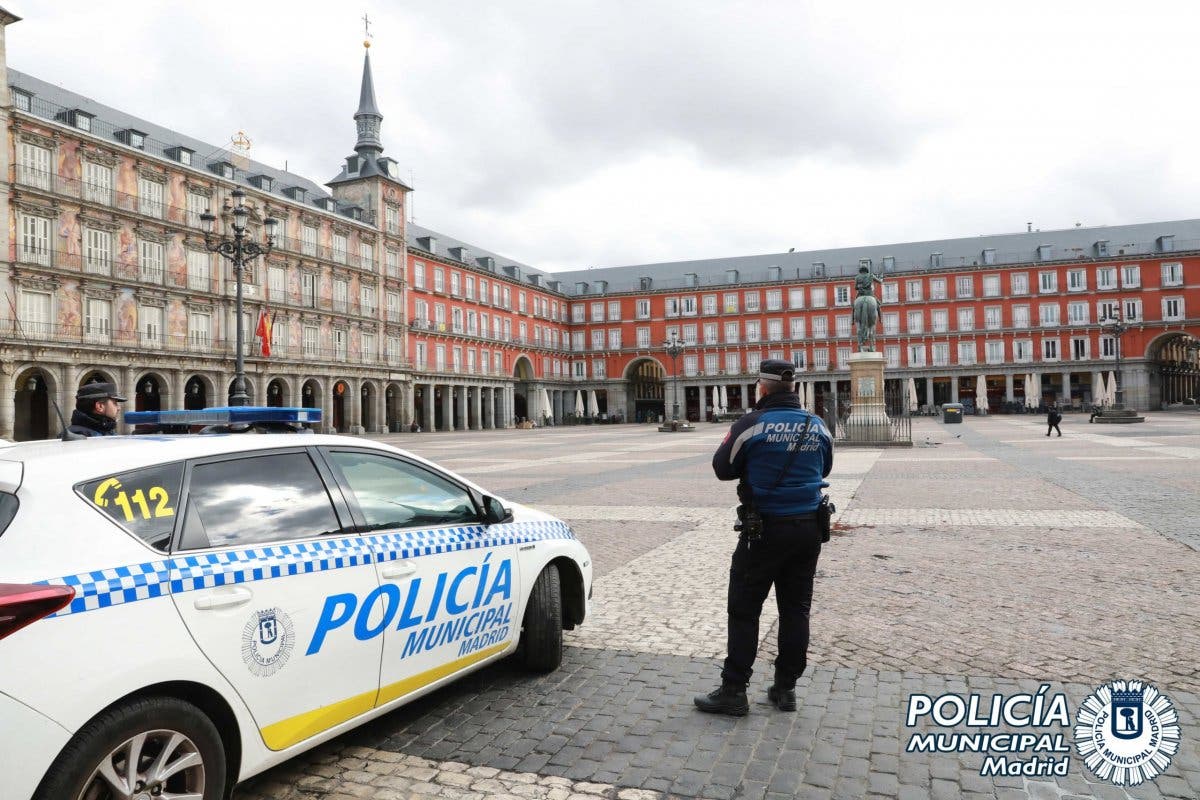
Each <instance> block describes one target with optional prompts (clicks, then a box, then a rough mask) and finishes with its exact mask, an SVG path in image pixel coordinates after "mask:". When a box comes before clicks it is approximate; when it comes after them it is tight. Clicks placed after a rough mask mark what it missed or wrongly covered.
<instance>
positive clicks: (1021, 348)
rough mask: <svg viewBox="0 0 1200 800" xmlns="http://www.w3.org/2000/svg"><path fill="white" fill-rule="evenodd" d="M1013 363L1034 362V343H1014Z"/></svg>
mask: <svg viewBox="0 0 1200 800" xmlns="http://www.w3.org/2000/svg"><path fill="white" fill-rule="evenodd" d="M1013 361H1016V362H1017V363H1018V364H1028V363H1029V362H1031V361H1033V342H1032V341H1030V340H1029V339H1017V340H1015V341H1013Z"/></svg>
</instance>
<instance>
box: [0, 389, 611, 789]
mask: <svg viewBox="0 0 1200 800" xmlns="http://www.w3.org/2000/svg"><path fill="white" fill-rule="evenodd" d="M189 413H191V412H163V413H162V414H161V415H159V417H160V418H161V421H163V422H172V423H194V422H197V421H202V422H213V421H218V420H225V421H229V420H235V421H236V419H238V418H239V417H237V415H238V414H246V415H250V416H248V417H246V419H251V418H253V415H254V414H256V413H258V414H259V415H260V417H263V416H265V417H266V418H269V419H273V420H275V421H276V422H278V421H280V420H293V421H294V420H301V421H303V420H308V421H317V420H319V416H317V415H319V413H320V412H319V411H317V410H315V409H283V410H281V409H262V410H257V411H256V410H254V409H236V410H229V409H226V410H211V412H204V413H205V414H207V416H201V417H196V416H195V415H194V413H192V415H191V416H188V415H189ZM135 417H136V415H133V414H130V415H127V420H128V419H130V418H135ZM141 421H147V420H146V419H145V418H143V419H142V420H141ZM591 581H592V578H591V562H590V559H589V556H588V553H587V551H586V549H585V548H584V547H583V545H582V544H580V542H579V541H578V540H577V539H576V538H575V537H574V534H573V533H572V532H571V529H570V528H569V527H568V526H567V525H566V524H565V523H563V522H561V521H559V520H557V519H555V518H553V517H550V516H548V515H546V514H542V513H539V512H537V511H534V510H533V509H530V508H526V507H523V506H519V505H517V504H515V503H504V504H502V503H501V501H500V500H498V499H497V498H495V497H491V496H488V495H487V494H486V493H485V492H484V491H483V490H482V489H480V488H479V487H478V486H476V485H475V484H473V483H471V482H470V481H468V480H466V479H464V478H461V477H459V476H457V475H454V474H453V473H450V472H447V471H445V470H442V469H439V468H438V467H436V466H434V465H433V464H431V463H430V462H428V461H425V460H424V459H421V458H418V457H416V456H413V455H410V454H408V453H405V452H404V451H401V450H397V449H396V448H393V447H389V446H387V445H384V444H381V443H377V442H372V441H367V440H361V439H353V438H348V437H339V436H322V435H296V434H282V433H281V434H267V435H243V434H229V435H206V436H169V435H144V436H122V437H103V438H92V439H87V440H85V441H66V442H63V441H48V442H27V443H22V444H14V445H9V446H5V447H0V798H3V800H23V798H28V797H31V796H32V797H34V798H37V800H109V799H110V798H111V799H112V800H117V799H118V798H119V799H120V800H151V799H152V798H191V799H192V800H217V799H218V798H223V797H225V796H227V795H228V793H229V792H230V791H231V789H232V787H233V785H234V784H235V783H236V782H238V781H240V780H244V779H246V778H248V777H250V776H251V775H254V774H255V773H258V772H261V771H262V770H265V769H267V768H268V767H271V766H273V765H275V764H277V763H279V762H281V761H284V760H286V759H288V758H290V757H292V756H294V755H295V754H297V753H299V752H301V751H303V750H305V749H307V748H310V747H312V746H314V745H316V744H318V743H320V742H322V741H324V740H326V739H329V738H331V737H333V736H336V735H337V734H339V733H341V732H343V731H346V730H348V729H349V728H352V727H354V726H355V725H358V724H360V723H362V722H364V721H365V720H368V719H371V718H373V717H377V716H379V715H381V714H384V713H386V712H387V711H389V710H391V709H394V708H396V707H397V706H399V705H402V704H404V703H405V702H407V701H410V700H412V699H414V698H416V697H418V696H420V695H422V694H424V693H427V692H429V691H431V690H433V689H435V688H437V687H438V686H440V685H442V684H444V683H446V682H448V681H450V680H453V679H454V678H455V677H457V676H460V675H462V674H463V673H465V672H467V671H470V670H474V669H477V668H479V667H480V666H482V665H484V664H486V663H488V662H491V661H494V660H496V659H499V658H502V657H504V656H506V655H508V654H512V653H515V654H516V655H517V657H518V658H520V659H521V660H522V661H523V662H524V664H525V665H527V666H528V667H530V668H532V669H535V670H542V671H549V670H552V669H555V668H556V667H557V666H558V665H559V663H560V660H561V656H562V631H563V628H571V627H573V626H575V625H578V624H579V623H581V622H582V621H583V619H584V616H585V615H586V613H587V607H588V597H589V594H590V591H591Z"/></svg>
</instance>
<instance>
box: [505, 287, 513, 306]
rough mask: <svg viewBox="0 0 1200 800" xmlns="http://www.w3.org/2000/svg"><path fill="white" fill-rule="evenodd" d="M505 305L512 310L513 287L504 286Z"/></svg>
mask: <svg viewBox="0 0 1200 800" xmlns="http://www.w3.org/2000/svg"><path fill="white" fill-rule="evenodd" d="M504 307H505V308H507V309H508V310H509V311H512V289H510V288H509V287H507V286H505V287H504Z"/></svg>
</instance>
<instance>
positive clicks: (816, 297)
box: [808, 286, 826, 308]
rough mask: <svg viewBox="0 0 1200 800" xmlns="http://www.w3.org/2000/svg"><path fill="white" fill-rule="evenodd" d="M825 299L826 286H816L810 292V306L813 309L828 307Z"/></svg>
mask: <svg viewBox="0 0 1200 800" xmlns="http://www.w3.org/2000/svg"><path fill="white" fill-rule="evenodd" d="M825 299H826V295H825V287H824V286H814V287H812V288H811V289H809V290H808V300H809V304H810V305H811V306H812V307H813V308H825V306H826V301H825Z"/></svg>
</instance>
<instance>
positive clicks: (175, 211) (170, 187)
mask: <svg viewBox="0 0 1200 800" xmlns="http://www.w3.org/2000/svg"><path fill="white" fill-rule="evenodd" d="M183 180H184V179H183V176H182V175H172V176H171V177H170V179H169V180H168V181H167V219H169V220H171V222H183V212H184V208H185V205H186V202H187V201H186V200H185V198H184V194H185V192H186V191H187V190H186V189H185V188H184V186H183Z"/></svg>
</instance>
